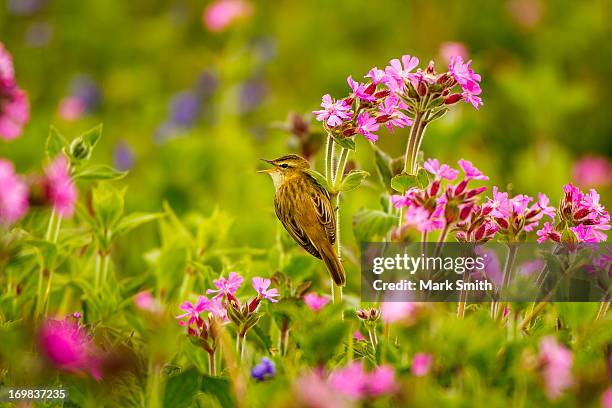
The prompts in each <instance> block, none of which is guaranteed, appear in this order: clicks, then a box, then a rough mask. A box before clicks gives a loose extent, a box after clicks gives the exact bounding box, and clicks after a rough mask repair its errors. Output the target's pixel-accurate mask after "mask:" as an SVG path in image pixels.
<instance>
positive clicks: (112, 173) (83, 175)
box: [74, 164, 127, 181]
mask: <svg viewBox="0 0 612 408" xmlns="http://www.w3.org/2000/svg"><path fill="white" fill-rule="evenodd" d="M126 175H127V172H126V171H119V170H115V169H114V168H112V167H111V166H107V165H105V164H95V165H92V166H87V167H85V168H83V169H82V170H80V171H79V172H77V173H76V174H75V175H74V179H75V180H76V179H78V180H87V181H98V180H119V179H121V178H123V177H125V176H126Z"/></svg>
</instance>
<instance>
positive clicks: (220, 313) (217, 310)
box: [207, 296, 229, 322]
mask: <svg viewBox="0 0 612 408" xmlns="http://www.w3.org/2000/svg"><path fill="white" fill-rule="evenodd" d="M207 310H208V311H209V312H210V313H212V315H213V316H214V317H216V318H217V319H219V321H221V322H227V321H228V320H229V319H228V317H227V310H226V309H225V307H223V299H222V298H220V297H218V296H217V297H214V298H212V300H211V301H210V304H209V305H208V307H207Z"/></svg>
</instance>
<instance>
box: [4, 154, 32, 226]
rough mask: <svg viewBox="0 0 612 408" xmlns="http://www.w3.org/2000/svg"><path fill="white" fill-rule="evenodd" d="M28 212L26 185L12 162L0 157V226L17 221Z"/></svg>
mask: <svg viewBox="0 0 612 408" xmlns="http://www.w3.org/2000/svg"><path fill="white" fill-rule="evenodd" d="M27 212H28V187H27V185H26V184H25V183H24V182H23V180H22V179H21V177H19V176H18V175H17V174H16V173H15V168H14V166H13V163H11V162H9V161H8V160H4V159H0V226H2V225H10V224H13V223H14V222H16V221H18V220H19V219H20V218H22V217H23V216H24V215H25V214H26V213H27Z"/></svg>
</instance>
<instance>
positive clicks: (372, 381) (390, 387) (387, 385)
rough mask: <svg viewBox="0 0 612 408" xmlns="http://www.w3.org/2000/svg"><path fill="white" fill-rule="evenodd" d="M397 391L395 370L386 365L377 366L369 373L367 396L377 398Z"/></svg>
mask: <svg viewBox="0 0 612 408" xmlns="http://www.w3.org/2000/svg"><path fill="white" fill-rule="evenodd" d="M396 389H397V383H396V382H395V370H394V369H393V367H391V366H390V365H388V364H385V365H382V366H379V367H377V368H375V369H374V371H372V372H371V373H370V378H369V381H368V395H370V396H372V397H377V396H379V395H385V394H390V393H392V392H393V391H395V390H396Z"/></svg>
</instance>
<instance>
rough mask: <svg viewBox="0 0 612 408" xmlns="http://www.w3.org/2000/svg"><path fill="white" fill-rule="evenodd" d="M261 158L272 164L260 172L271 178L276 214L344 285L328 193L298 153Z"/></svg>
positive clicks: (333, 215) (337, 283)
mask: <svg viewBox="0 0 612 408" xmlns="http://www.w3.org/2000/svg"><path fill="white" fill-rule="evenodd" d="M264 161H265V162H267V163H270V164H272V165H273V166H274V168H273V169H270V170H263V171H262V172H263V173H268V174H269V175H270V176H271V177H272V181H273V182H274V187H275V188H276V195H275V197H274V207H275V209H276V216H277V217H278V219H279V220H280V221H281V223H282V224H283V226H284V227H285V229H286V230H287V232H289V235H291V237H292V238H293V239H294V240H295V241H296V242H297V243H298V244H300V245H301V246H302V248H304V249H305V250H306V251H308V252H309V253H310V254H311V255H313V256H315V257H317V258H319V259H322V260H323V262H325V265H326V266H327V269H328V271H329V273H330V274H331V277H332V279H333V280H334V282H335V283H336V285H338V286H344V284H345V282H346V274H345V272H344V267H343V266H342V263H341V262H340V259H338V255H337V254H336V250H335V249H334V243H335V242H336V213H335V211H334V208H333V207H332V203H331V200H330V197H329V193H328V192H327V190H326V189H324V188H323V187H322V186H321V185H320V184H319V183H318V182H317V181H316V180H315V179H314V178H313V177H312V176H311V175H310V174H308V173H307V171H306V170H308V169H309V168H310V164H309V163H308V161H307V160H306V159H304V158H302V157H300V156H297V155H295V154H290V155H287V156H283V157H279V158H278V159H275V160H264Z"/></svg>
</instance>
